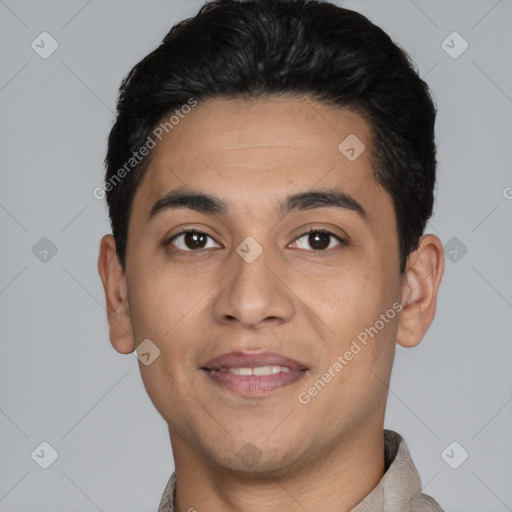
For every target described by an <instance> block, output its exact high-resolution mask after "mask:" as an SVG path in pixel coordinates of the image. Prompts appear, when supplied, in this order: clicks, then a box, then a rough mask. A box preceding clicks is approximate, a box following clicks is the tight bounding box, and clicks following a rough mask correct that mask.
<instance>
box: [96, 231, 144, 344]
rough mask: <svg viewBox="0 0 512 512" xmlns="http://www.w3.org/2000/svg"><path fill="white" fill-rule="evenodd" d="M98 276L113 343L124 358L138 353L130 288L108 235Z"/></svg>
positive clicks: (104, 239)
mask: <svg viewBox="0 0 512 512" xmlns="http://www.w3.org/2000/svg"><path fill="white" fill-rule="evenodd" d="M98 272H99V274H100V277H101V281H102V283H103V288H104V290H105V301H106V309H107V319H108V323H109V328H110V342H111V343H112V346H113V347H114V348H115V350H117V351H118V352H120V353H121V354H129V353H130V352H133V351H134V350H135V342H134V339H133V330H132V324H131V319H130V307H129V303H128V288H127V284H126V276H125V272H124V270H123V268H122V266H121V264H120V262H119V258H118V257H117V252H116V242H115V239H114V237H113V236H112V235H105V236H104V237H103V238H102V239H101V243H100V253H99V257H98Z"/></svg>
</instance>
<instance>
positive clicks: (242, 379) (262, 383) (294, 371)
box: [201, 352, 308, 395]
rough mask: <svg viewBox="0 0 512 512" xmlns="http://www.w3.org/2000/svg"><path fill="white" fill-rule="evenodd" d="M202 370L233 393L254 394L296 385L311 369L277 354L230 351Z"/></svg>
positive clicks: (210, 362)
mask: <svg viewBox="0 0 512 512" xmlns="http://www.w3.org/2000/svg"><path fill="white" fill-rule="evenodd" d="M201 370H203V371H204V372H205V373H206V375H207V376H208V377H209V378H210V379H212V380H213V381H214V382H215V383H216V384H218V385H220V386H222V387H224V388H227V389H229V390H230V391H233V392H235V393H237V394H241V395H254V394H264V393H268V392H270V391H273V390H276V389H278V388H282V387H284V386H288V385H290V384H294V383H295V382H297V381H298V380H300V379H301V378H302V377H303V376H304V374H305V372H306V371H307V370H308V368H307V366H305V365H303V364H302V363H299V362H298V361H296V360H295V359H291V358H289V357H286V356H283V355H281V354H277V353H275V352H257V353H249V352H229V353H227V354H222V355H220V356H217V357H215V358H213V359H211V360H210V361H208V362H207V363H206V364H205V365H204V366H202V367H201Z"/></svg>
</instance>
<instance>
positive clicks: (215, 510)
mask: <svg viewBox="0 0 512 512" xmlns="http://www.w3.org/2000/svg"><path fill="white" fill-rule="evenodd" d="M171 442H172V447H173V454H174V460H175V466H176V480H177V489H176V506H175V512H190V511H194V510H197V511H200V510H208V511H209V512H228V511H229V512H231V511H233V510H237V511H238V510H240V511H244V512H271V511H272V512H273V511H275V510H283V511H286V512H304V510H322V512H348V511H350V510H351V509H352V508H353V507H354V506H356V505H357V504H358V503H360V502H361V501H362V500H363V499H364V498H365V497H366V496H367V495H368V494H369V493H370V492H371V490H372V489H373V488H374V487H375V486H376V485H377V484H378V483H379V481H380V480H381V478H382V477H383V476H384V473H385V462H384V430H383V426H382V425H381V424H378V428H375V427H369V428H368V429H367V431H363V432H361V431H359V432H358V433H357V435H356V434H354V435H351V436H350V437H348V438H346V439H343V440H337V442H336V444H335V446H330V447H326V449H325V450H324V451H323V452H322V453H321V454H318V455H315V456H314V457H313V456H310V457H309V458H308V460H304V459H301V460H300V461H297V462H295V463H293V464H291V465H290V466H288V467H286V468H285V469H281V470H280V471H276V472H275V473H272V475H270V476H269V475H268V474H266V475H265V476H262V475H254V474H253V475H250V474H247V473H244V474H240V473H236V472H233V471H229V470H226V469H224V468H221V467H219V466H218V465H216V464H214V463H212V461H209V460H206V459H205V458H204V456H200V455H199V454H198V453H197V452H196V451H194V450H193V449H191V447H190V445H188V444H187V443H186V442H185V441H184V440H183V439H182V438H181V437H179V436H177V435H176V433H175V432H173V433H172V435H171Z"/></svg>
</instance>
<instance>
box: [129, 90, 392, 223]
mask: <svg viewBox="0 0 512 512" xmlns="http://www.w3.org/2000/svg"><path fill="white" fill-rule="evenodd" d="M156 142H157V146H156V148H155V149H153V150H152V151H153V154H152V159H151V163H150V165H149V167H148V170H147V172H146V176H145V177H144V180H143V181H142V183H141V185H140V186H139V190H138V191H137V193H136V196H135V199H134V205H133V206H134V207H133V211H135V210H137V211H138V212H139V213H141V214H143V215H146V217H147V216H148V215H149V212H150V210H151V208H152V206H153V205H154V203H155V202H156V201H157V200H159V199H161V198H162V197H163V196H164V195H165V194H167V193H168V192H170V191H171V190H172V189H176V188H187V187H188V188H191V189H194V190H201V191H202V192H204V193H208V194H212V195H216V196H218V197H221V198H223V199H224V201H225V202H226V204H227V205H228V207H229V208H231V209H233V210H237V209H238V210H240V208H249V207H254V208H258V209H259V210H258V211H261V209H262V208H266V206H268V208H269V209H271V208H272V207H273V206H275V205H276V204H277V202H276V200H280V201H281V202H282V200H283V199H284V198H285V197H286V196H287V195H289V194H292V193H296V192H304V191H307V190H311V189H317V188H322V189H329V188H332V189H337V190H339V191H342V192H344V193H347V194H350V195H351V196H353V197H354V198H356V199H357V201H358V202H360V203H362V204H363V207H364V206H365V205H366V208H365V210H367V211H368V212H369V221H370V222H371V221H372V218H373V220H378V219H379V218H380V219H382V215H385V214H386V212H385V211H384V210H387V213H388V214H389V213H390V211H389V208H390V207H391V208H392V205H391V202H390V197H389V196H388V194H387V192H386V191H385V190H384V189H382V187H381V186H380V185H379V184H378V183H377V182H376V180H375V178H374V176H373V168H372V161H371V150H370V147H371V129H370V126H369V125H368V124H367V122H366V121H365V120H364V119H363V118H362V117H360V116H359V115H357V114H355V113H354V112H350V111H347V110H342V109H340V108H335V107H333V106H328V105H326V104H324V103H319V102H316V101H314V100H312V99H309V98H279V99H277V98H273V99H265V100H263V99H257V100H239V99H210V100H207V101H203V102H200V103H199V104H198V106H196V107H195V108H194V109H192V111H191V112H190V113H189V114H187V115H186V116H183V118H182V119H180V121H179V123H178V124H176V125H174V126H173V128H172V129H169V131H168V133H165V132H164V135H163V137H162V140H161V141H156ZM340 145H341V146H340ZM347 150H348V152H347ZM352 150H353V151H352ZM359 153H360V154H359ZM354 156H357V158H355V159H354V158H353V157H354ZM349 157H350V158H349ZM388 220H389V219H388Z"/></svg>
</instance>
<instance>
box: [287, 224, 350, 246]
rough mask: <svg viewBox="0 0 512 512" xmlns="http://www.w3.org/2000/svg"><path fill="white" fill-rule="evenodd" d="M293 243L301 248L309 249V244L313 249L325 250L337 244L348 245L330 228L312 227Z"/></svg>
mask: <svg viewBox="0 0 512 512" xmlns="http://www.w3.org/2000/svg"><path fill="white" fill-rule="evenodd" d="M333 242H334V244H333ZM336 242H337V243H336ZM293 245H294V246H295V247H297V248H299V249H308V247H307V245H309V247H310V248H311V249H312V250H313V251H325V250H326V249H331V248H332V247H335V246H336V245H346V242H345V240H343V239H341V238H340V237H339V236H337V235H335V234H334V233H331V232H330V231H328V230H325V229H311V230H310V231H308V232H307V233H304V234H302V235H301V236H300V237H299V238H297V240H296V241H295V242H294V243H293Z"/></svg>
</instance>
